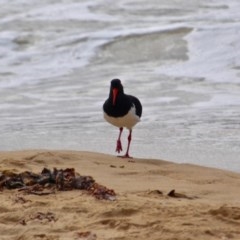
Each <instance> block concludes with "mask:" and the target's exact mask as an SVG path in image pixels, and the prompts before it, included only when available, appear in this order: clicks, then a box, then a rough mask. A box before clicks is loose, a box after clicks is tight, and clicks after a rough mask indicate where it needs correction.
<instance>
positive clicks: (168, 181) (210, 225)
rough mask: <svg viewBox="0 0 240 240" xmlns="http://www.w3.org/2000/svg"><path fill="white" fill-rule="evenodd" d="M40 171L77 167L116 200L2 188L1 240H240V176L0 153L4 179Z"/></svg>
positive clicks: (69, 154)
mask: <svg viewBox="0 0 240 240" xmlns="http://www.w3.org/2000/svg"><path fill="white" fill-rule="evenodd" d="M43 167H47V168H53V167H57V168H68V167H71V168H75V170H76V172H78V173H80V174H81V175H90V176H92V177H93V178H94V179H95V180H96V181H97V182H98V183H100V184H102V185H104V186H106V187H108V188H110V189H114V191H115V192H116V194H117V199H116V200H115V201H107V200H97V199H95V198H94V197H92V196H91V195H89V194H87V193H86V192H85V191H81V190H72V191H57V192H56V193H55V194H49V195H45V196H37V195H32V194H25V193H23V192H21V191H18V190H16V189H15V190H8V189H3V190H2V191H0V195H1V206H0V214H1V218H0V233H1V235H0V239H2V240H5V239H14V240H15V239H16V240H23V239H24V240H25V239H26V240H27V239H29V240H32V239H43V240H46V239H48V240H50V239H51V240H55V239H88V240H94V239H104V240H106V239H116V240H117V239H119V240H120V239H128V240H129V239H130V240H131V239H138V240H139V239H149V240H153V239H161V240H165V239H168V240H169V239H172V240H173V239H176V240H186V239H189V240H190V239H192V240H193V239H194V240H196V239H198V240H201V239H203V240H214V239H216V240H219V239H225V240H227V239H236V240H237V239H238V240H239V239H240V228H239V226H240V200H239V199H240V191H239V186H240V174H237V173H232V172H227V171H222V170H218V169H210V168H205V167H199V166H194V165H190V164H174V163H171V162H166V161H161V160H148V159H135V162H128V161H126V160H124V159H120V158H117V157H113V156H109V155H104V154H98V153H89V152H77V151H76V152H74V151H44V150H42V151H41V150H39V151H21V152H1V153H0V171H1V172H2V171H4V170H10V171H14V172H16V173H18V172H21V171H26V170H28V171H33V172H36V173H39V172H40V171H41V170H42V169H43ZM172 190H175V192H174V191H172ZM171 191H172V192H171ZM170 192H171V194H169V193H170Z"/></svg>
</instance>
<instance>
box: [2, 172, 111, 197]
mask: <svg viewBox="0 0 240 240" xmlns="http://www.w3.org/2000/svg"><path fill="white" fill-rule="evenodd" d="M4 189H18V191H23V192H25V193H28V194H35V195H47V194H52V193H56V191H69V190H74V189H78V190H85V191H87V192H88V193H89V194H91V195H92V196H94V197H95V198H96V199H105V200H111V201H113V200H115V199H116V193H115V192H114V190H112V189H108V188H107V187H105V186H103V185H101V184H98V183H97V182H96V181H95V180H94V179H93V177H91V176H81V175H80V174H78V173H76V172H75V169H74V168H66V169H57V168H53V170H52V171H51V170H50V169H47V168H43V170H42V172H41V173H40V174H36V173H33V172H30V171H24V172H21V173H14V172H12V171H9V170H5V171H2V172H0V190H4Z"/></svg>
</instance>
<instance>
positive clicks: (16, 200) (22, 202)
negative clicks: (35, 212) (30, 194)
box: [14, 195, 32, 204]
mask: <svg viewBox="0 0 240 240" xmlns="http://www.w3.org/2000/svg"><path fill="white" fill-rule="evenodd" d="M27 202H32V201H31V200H28V199H25V198H24V197H22V196H19V195H17V196H16V197H15V199H14V203H20V204H25V203H27Z"/></svg>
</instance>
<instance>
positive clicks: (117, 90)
mask: <svg viewBox="0 0 240 240" xmlns="http://www.w3.org/2000/svg"><path fill="white" fill-rule="evenodd" d="M103 112H104V118H105V120H106V121H107V122H109V123H110V124H112V125H114V126H116V127H118V128H119V136H118V139H117V146H116V152H118V153H120V152H121V151H122V143H121V135H122V131H123V128H124V127H126V128H127V129H128V130H129V135H128V146H127V151H126V153H125V155H123V156H122V157H125V158H131V157H130V156H129V147H130V143H131V140H132V128H133V127H134V126H135V125H136V124H137V123H138V122H139V121H140V117H141V116H142V105H141V103H140V101H139V100H138V99H137V98H136V97H134V96H132V95H127V94H125V93H124V91H123V86H122V84H121V81H120V80H119V79H113V80H112V81H111V86H110V93H109V97H108V99H107V100H106V101H105V103H104V104H103Z"/></svg>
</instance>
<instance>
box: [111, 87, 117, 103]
mask: <svg viewBox="0 0 240 240" xmlns="http://www.w3.org/2000/svg"><path fill="white" fill-rule="evenodd" d="M112 91H113V106H114V105H115V104H116V99H117V95H118V89H117V88H113V90H112Z"/></svg>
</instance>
